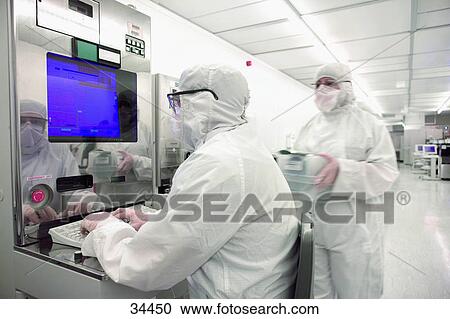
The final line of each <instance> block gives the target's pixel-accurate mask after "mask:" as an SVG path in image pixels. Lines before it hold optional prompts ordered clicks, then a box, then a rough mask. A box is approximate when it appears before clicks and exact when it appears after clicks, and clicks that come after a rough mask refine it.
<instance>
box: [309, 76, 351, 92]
mask: <svg viewBox="0 0 450 319" xmlns="http://www.w3.org/2000/svg"><path fill="white" fill-rule="evenodd" d="M344 82H348V83H351V81H335V80H333V79H332V78H322V79H320V80H319V81H317V82H316V83H315V84H314V86H315V87H316V90H317V89H319V87H320V86H321V85H323V86H329V87H334V88H337V84H338V83H344Z"/></svg>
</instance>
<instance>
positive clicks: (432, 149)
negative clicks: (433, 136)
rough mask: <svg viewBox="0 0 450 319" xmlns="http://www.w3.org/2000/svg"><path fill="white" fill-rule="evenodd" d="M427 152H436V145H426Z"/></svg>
mask: <svg viewBox="0 0 450 319" xmlns="http://www.w3.org/2000/svg"><path fill="white" fill-rule="evenodd" d="M424 151H425V153H436V146H434V145H432V146H426V145H425V146H424Z"/></svg>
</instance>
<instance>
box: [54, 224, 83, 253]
mask: <svg viewBox="0 0 450 319" xmlns="http://www.w3.org/2000/svg"><path fill="white" fill-rule="evenodd" d="M81 222H82V220H80V221H77V222H74V223H70V224H66V225H62V226H58V227H55V228H52V229H50V230H49V232H48V233H49V234H50V235H51V236H52V240H53V242H54V243H57V244H63V245H69V246H73V247H77V248H81V245H82V244H83V241H84V239H85V238H86V235H84V234H82V233H81V231H80V226H81Z"/></svg>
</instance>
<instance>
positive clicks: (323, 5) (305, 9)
mask: <svg viewBox="0 0 450 319" xmlns="http://www.w3.org/2000/svg"><path fill="white" fill-rule="evenodd" d="M291 2H292V4H293V5H294V6H295V7H296V8H297V9H298V10H299V11H300V13H301V14H309V13H313V12H319V11H324V10H332V9H336V8H342V7H347V6H352V5H357V4H361V3H364V2H368V1H367V0H320V1H317V0H291Z"/></svg>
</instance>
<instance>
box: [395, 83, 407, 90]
mask: <svg viewBox="0 0 450 319" xmlns="http://www.w3.org/2000/svg"><path fill="white" fill-rule="evenodd" d="M395 87H396V88H397V89H404V88H406V81H397V83H396V84H395Z"/></svg>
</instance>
